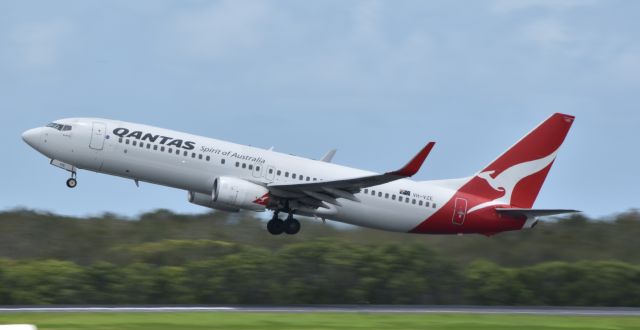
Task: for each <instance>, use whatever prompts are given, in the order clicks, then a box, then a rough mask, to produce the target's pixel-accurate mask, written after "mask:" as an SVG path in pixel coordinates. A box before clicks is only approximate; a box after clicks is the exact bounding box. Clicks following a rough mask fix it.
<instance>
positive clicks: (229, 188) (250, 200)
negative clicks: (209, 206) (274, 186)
mask: <svg viewBox="0 0 640 330" xmlns="http://www.w3.org/2000/svg"><path fill="white" fill-rule="evenodd" d="M212 195H213V202H215V203H218V204H222V205H227V206H229V207H233V208H239V209H244V210H251V211H264V210H265V206H266V205H267V203H268V201H269V199H268V198H269V197H268V195H269V190H268V189H267V188H265V187H263V186H261V185H257V184H255V183H252V182H249V181H245V180H242V179H238V178H233V177H225V176H221V177H218V178H216V180H215V181H214V182H213V194H212Z"/></svg>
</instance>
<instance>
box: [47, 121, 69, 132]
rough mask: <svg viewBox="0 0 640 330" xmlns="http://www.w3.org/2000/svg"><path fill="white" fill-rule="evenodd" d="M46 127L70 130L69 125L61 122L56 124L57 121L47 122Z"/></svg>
mask: <svg viewBox="0 0 640 330" xmlns="http://www.w3.org/2000/svg"><path fill="white" fill-rule="evenodd" d="M47 127H51V128H53V129H56V130H58V131H70V130H71V125H62V124H58V123H49V124H47Z"/></svg>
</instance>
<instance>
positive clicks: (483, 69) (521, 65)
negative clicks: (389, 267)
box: [0, 0, 640, 217]
mask: <svg viewBox="0 0 640 330" xmlns="http://www.w3.org/2000/svg"><path fill="white" fill-rule="evenodd" d="M638 13H640V2H639V1H615V0H612V1H596V0H593V1H590V0H575V1H574V0H555V1H549V0H518V1H515V0H512V1H511V0H509V1H508V0H490V1H422V0H419V1H411V0H405V1H344V0H336V1H330V0H322V1H295V0H291V1H286V0H284V1H266V0H265V1H248V0H242V1H240V0H234V1H184V0H183V1H162V0H148V1H145V0H137V1H130V0H123V1H116V0H114V1H90V0H89V1H29V0H26V1H2V2H0V111H2V112H1V113H2V115H3V116H2V121H3V129H2V130H0V138H1V139H2V144H1V146H0V148H1V149H0V150H1V151H2V155H3V157H2V160H3V161H2V165H1V166H2V171H1V172H0V173H1V174H0V175H1V179H2V186H1V188H0V210H8V209H13V208H22V207H25V208H31V209H37V210H43V211H51V212H56V213H61V214H66V215H75V216H82V215H97V214H101V213H103V212H113V213H118V214H122V215H126V216H136V215H138V214H140V213H142V212H147V211H151V210H154V209H157V208H167V209H170V210H172V211H175V212H184V213H198V212H205V211H207V210H206V209H204V208H202V207H199V206H195V205H191V204H189V203H188V202H187V197H186V195H187V194H186V192H184V191H180V190H176V189H171V188H167V187H161V186H154V185H151V184H146V183H142V184H141V185H140V188H136V186H135V184H134V182H133V181H131V180H125V179H122V178H115V177H109V176H106V175H102V174H96V173H92V172H88V171H81V172H79V174H78V182H79V184H78V187H77V188H76V189H68V188H66V186H65V180H66V179H67V177H68V173H67V172H65V171H63V170H60V169H58V168H55V167H53V166H51V165H49V164H48V159H46V158H45V157H44V156H42V155H40V154H38V153H37V152H36V151H35V150H33V149H31V148H30V147H29V146H27V145H26V144H25V143H24V142H23V141H22V140H21V138H20V134H21V133H22V132H23V131H24V130H27V129H29V128H32V127H37V126H42V125H44V124H46V123H48V122H50V121H52V120H54V119H59V118H66V117H104V118H111V119H120V120H125V121H132V122H139V123H145V124H149V125H154V126H160V127H165V128H170V129H175V130H180V131H185V132H190V133H194V134H199V135H204V136H209V137H214V138H218V139H223V140H229V141H233V142H237V143H242V144H249V145H253V146H257V147H263V148H269V147H271V146H274V147H275V149H276V150H278V151H282V152H287V153H292V154H296V155H300V156H305V157H309V158H316V159H317V158H320V157H321V156H322V155H323V154H324V153H325V152H326V151H327V150H329V149H332V148H337V149H338V153H337V155H336V156H335V158H334V162H336V163H339V164H342V165H347V166H352V167H358V168H362V169H366V170H372V171H377V172H383V171H387V170H392V169H395V168H397V167H399V166H402V165H403V164H404V163H405V162H406V161H407V160H408V159H409V158H411V157H412V156H413V155H414V154H415V153H416V152H417V151H418V150H419V149H420V148H421V147H422V146H423V145H424V144H425V143H426V142H427V141H432V140H433V141H436V146H435V148H434V150H433V152H432V153H431V155H430V156H429V158H428V159H427V161H426V163H425V164H424V166H423V167H422V169H421V171H420V172H419V173H418V174H417V175H416V176H415V179H417V180H429V179H444V178H456V177H464V176H469V175H472V174H474V173H475V172H477V171H478V170H480V169H481V168H483V167H484V166H485V165H487V164H488V163H489V162H490V161H491V160H493V159H494V158H495V157H496V156H497V155H499V154H500V153H502V152H503V151H504V150H506V149H507V148H508V147H509V146H511V145H512V144H513V143H514V142H515V141H517V140H518V139H519V138H520V137H522V136H523V135H524V134H526V133H527V132H528V131H530V130H531V129H532V128H533V127H535V126H536V125H537V124H538V123H540V122H541V121H543V120H544V119H545V118H547V117H548V116H549V115H551V114H552V113H554V112H563V113H568V114H572V115H575V116H576V117H577V118H576V121H575V123H574V125H573V128H572V130H571V131H570V132H569V135H568V137H567V139H566V141H565V143H564V145H563V147H562V149H561V150H560V153H559V155H558V158H557V160H556V162H555V164H554V166H553V168H552V169H551V172H550V174H549V176H548V177H547V181H546V183H545V185H544V187H543V188H542V191H541V193H540V196H539V198H538V200H537V202H536V204H535V207H537V208H571V209H578V210H582V211H584V212H585V213H586V214H587V215H588V216H592V217H609V216H612V215H614V214H616V213H619V212H624V211H627V210H629V209H632V208H637V207H640V198H639V197H640V179H639V178H640V175H639V174H638V170H639V168H640V152H638V142H639V137H640V132H639V131H640V107H639V105H640V102H639V98H640V20H638Z"/></svg>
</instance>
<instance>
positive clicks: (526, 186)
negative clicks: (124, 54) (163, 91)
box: [22, 113, 579, 236]
mask: <svg viewBox="0 0 640 330" xmlns="http://www.w3.org/2000/svg"><path fill="white" fill-rule="evenodd" d="M574 119H575V117H574V116H571V115H566V114H561V113H556V114H553V115H551V116H550V117H549V118H548V119H546V120H545V121H544V122H542V123H541V124H540V125H539V126H537V127H536V128H535V129H534V130H533V131H531V132H530V133H529V134H527V135H526V136H524V137H523V138H522V139H521V140H520V141H518V142H517V143H516V144H515V145H513V146H512V147H511V148H509V149H508V150H507V151H506V152H504V153H503V154H502V155H501V156H499V157H498V158H496V159H495V160H494V161H493V162H491V163H490V164H489V165H488V166H486V167H485V168H484V169H482V170H481V171H479V172H477V173H475V174H474V175H472V176H469V177H465V178H460V179H447V180H431V181H413V180H410V177H412V176H413V175H414V174H416V173H417V172H418V170H419V169H420V168H421V166H422V164H423V163H424V161H425V159H426V158H427V156H428V155H429V153H430V152H431V150H432V149H433V147H434V144H435V143H434V142H429V143H427V144H426V145H425V146H424V147H423V148H422V149H421V150H420V151H419V152H418V153H417V154H416V155H415V156H414V157H413V158H412V159H411V160H410V161H409V162H408V163H406V165H404V166H403V167H401V168H399V169H396V170H393V171H389V172H385V173H382V174H379V173H374V172H370V171H365V170H361V169H355V168H349V167H346V166H341V165H337V164H335V163H333V162H332V158H333V156H334V154H335V150H331V151H329V152H328V153H327V154H326V155H325V156H324V157H323V158H322V159H320V160H313V159H308V158H303V157H298V156H293V155H288V154H284V153H279V152H276V151H274V150H273V148H271V149H268V150H266V149H260V148H256V147H251V146H246V145H240V144H235V143H231V142H226V141H221V140H216V139H212V138H206V137H201V136H196V135H191V134H187V133H182V132H177V131H173V130H168V129H163V128H158V127H153V126H148V125H142V124H135V123H129V122H124V121H118V120H110V119H101V118H69V119H61V120H56V121H53V122H51V123H49V124H48V125H46V126H44V127H38V128H33V129H29V130H27V131H25V132H24V133H23V134H22V139H23V140H24V141H25V142H26V143H27V144H28V145H29V146H31V147H32V148H34V149H35V150H37V151H38V152H40V153H41V154H43V155H44V156H46V157H47V158H49V159H50V164H52V165H54V166H56V167H59V168H62V169H64V170H66V171H68V172H70V178H69V179H68V180H67V182H66V184H67V186H68V187H69V188H74V187H76V186H77V172H78V170H79V169H83V170H89V171H94V172H98V173H104V174H108V175H113V176H119V177H123V178H127V179H132V180H134V182H135V184H136V185H139V182H140V181H142V182H148V183H153V184H158V185H162V186H168V187H172V188H177V189H182V190H186V191H187V199H188V201H189V202H191V203H193V204H197V205H200V206H204V207H208V208H211V209H215V210H221V211H227V212H239V211H240V210H250V211H267V210H268V211H271V212H273V217H272V218H271V220H270V221H268V222H267V230H268V232H269V233H271V234H273V235H280V234H282V233H286V234H289V235H294V234H296V233H298V232H299V231H300V222H299V221H298V220H297V219H296V218H295V216H296V215H300V216H308V217H314V218H316V219H321V220H322V221H323V222H324V221H325V220H326V219H329V220H334V221H339V222H343V223H348V224H352V225H356V226H363V227H369V228H375V229H381V230H387V231H394V232H405V233H419V234H470V233H477V234H483V235H487V236H491V235H494V234H497V233H500V232H504V231H512V230H520V229H525V228H533V227H534V226H535V225H536V224H537V222H538V218H539V217H542V216H549V215H559V214H565V213H572V212H579V211H575V210H566V209H533V208H532V206H533V203H534V202H535V200H536V197H537V195H538V193H539V191H540V189H541V187H542V184H543V183H544V180H545V178H546V176H547V174H548V172H549V170H550V169H551V166H552V165H553V163H554V161H555V159H556V156H557V154H558V150H559V148H560V146H561V144H562V143H563V141H564V139H565V137H566V135H567V133H568V132H569V129H570V128H571V125H572V124H573V121H574ZM280 213H286V214H287V216H286V218H285V219H284V220H283V219H281V218H280V217H279V214H280Z"/></svg>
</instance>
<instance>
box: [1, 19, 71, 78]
mask: <svg viewBox="0 0 640 330" xmlns="http://www.w3.org/2000/svg"><path fill="white" fill-rule="evenodd" d="M70 30H71V27H70V24H69V23H68V22H67V21H64V20H53V21H48V22H39V23H32V24H23V25H20V26H18V27H16V28H15V29H14V30H13V31H12V32H11V33H10V38H9V39H10V41H11V44H12V45H13V46H14V47H13V50H14V52H15V53H14V55H15V56H16V57H17V59H18V62H19V63H21V64H22V65H24V66H27V67H32V68H41V67H47V66H51V65H53V64H54V63H56V61H57V60H58V58H59V53H60V47H61V44H62V43H63V41H64V40H65V38H66V37H67V35H68V34H69V32H70Z"/></svg>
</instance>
